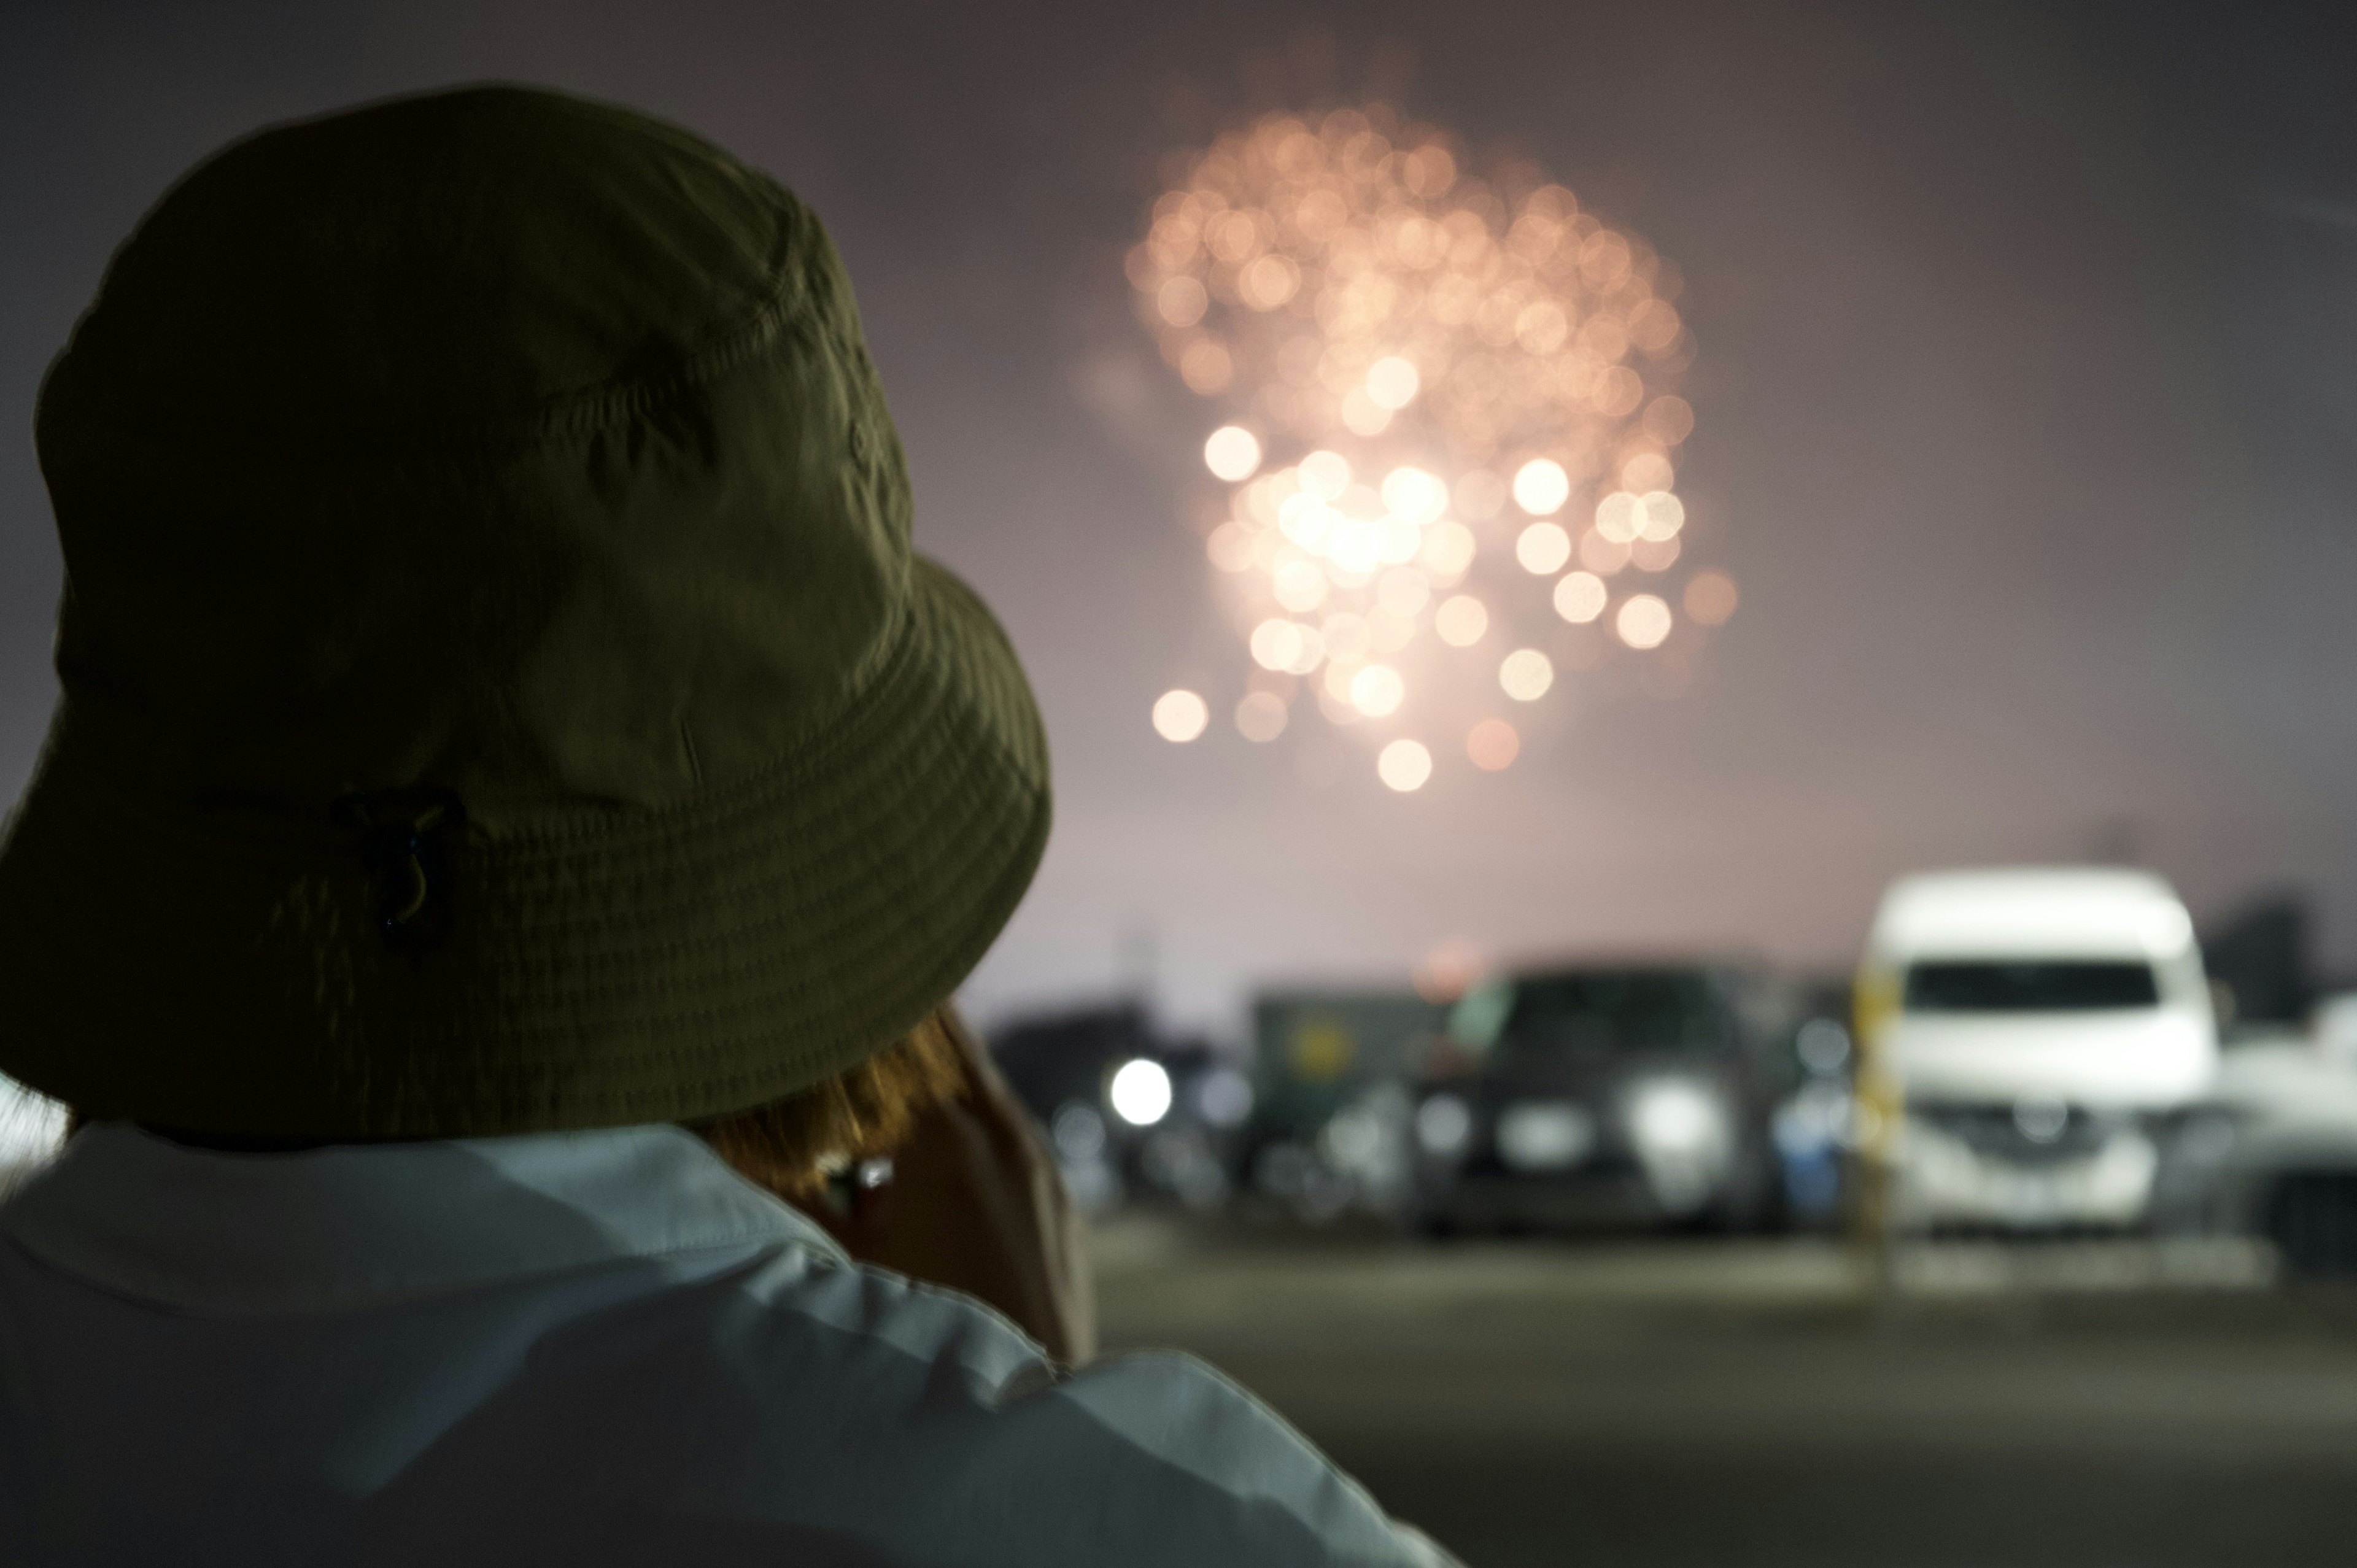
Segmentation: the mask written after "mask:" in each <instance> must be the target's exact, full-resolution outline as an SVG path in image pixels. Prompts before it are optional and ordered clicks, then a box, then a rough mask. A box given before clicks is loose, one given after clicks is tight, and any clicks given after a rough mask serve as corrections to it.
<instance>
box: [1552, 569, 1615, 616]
mask: <svg viewBox="0 0 2357 1568" xmlns="http://www.w3.org/2000/svg"><path fill="white" fill-rule="evenodd" d="M1606 597H1607V593H1606V589H1605V586H1604V579H1603V578H1601V577H1599V576H1598V575H1596V574H1595V573H1593V572H1571V573H1566V575H1564V576H1563V577H1562V578H1561V579H1560V580H1558V581H1557V582H1556V584H1555V614H1557V615H1559V616H1561V617H1563V618H1564V619H1566V620H1567V621H1570V622H1571V623H1572V624H1573V625H1575V626H1585V625H1587V623H1588V622H1589V621H1592V620H1594V619H1595V618H1597V617H1598V616H1600V615H1602V614H1603V613H1604V601H1605V598H1606Z"/></svg>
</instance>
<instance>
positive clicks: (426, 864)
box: [328, 789, 467, 953]
mask: <svg viewBox="0 0 2357 1568" xmlns="http://www.w3.org/2000/svg"><path fill="white" fill-rule="evenodd" d="M328 817H329V819H330V820H332V821H333V822H335V823H336V824H337V825H338V826H339V827H343V828H349V829H351V830H353V831H354V832H358V833H359V834H360V856H361V865H362V866H364V867H365V868H366V869H367V871H368V874H369V877H370V882H371V893H372V903H373V905H374V909H373V913H374V917H375V920H376V928H377V934H378V935H379V936H381V937H382V938H383V939H384V944H385V946H387V947H389V948H392V949H393V950H395V951H398V952H413V953H415V952H425V951H428V950H431V949H433V948H436V947H438V946H440V945H441V942H442V940H443V938H445V937H447V935H448V934H449V930H450V902H451V900H450V876H449V865H448V859H447V853H446V849H447V838H448V835H449V834H450V833H451V832H455V831H456V830H457V829H459V828H461V827H464V826H465V825H466V822H467V809H466V807H465V806H464V805H463V804H462V803H461V802H460V801H459V799H458V797H457V794H456V793H454V792H453V791H451V790H448V789H377V790H363V791H361V792H358V793H355V794H350V795H346V796H344V797H343V798H342V799H340V800H337V801H336V802H335V803H334V804H332V805H331V806H329V807H328Z"/></svg>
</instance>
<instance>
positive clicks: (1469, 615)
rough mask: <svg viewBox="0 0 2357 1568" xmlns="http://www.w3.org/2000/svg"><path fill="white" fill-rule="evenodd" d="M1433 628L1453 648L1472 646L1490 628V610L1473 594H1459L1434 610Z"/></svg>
mask: <svg viewBox="0 0 2357 1568" xmlns="http://www.w3.org/2000/svg"><path fill="white" fill-rule="evenodd" d="M1432 629H1433V630H1434V632H1436V633H1437V634H1438V636H1439V638H1440V640H1441V641H1443V642H1445V643H1447V644H1448V646H1449V647H1451V648H1470V647H1472V646H1473V645H1474V644H1475V643H1477V642H1479V641H1480V640H1481V634H1482V633H1483V632H1486V631H1488V630H1489V629H1490V612H1489V610H1488V608H1487V607H1484V606H1483V605H1482V603H1481V601H1480V600H1479V599H1477V598H1475V597H1474V596H1472V595H1470V594H1458V595H1457V596H1455V597H1454V598H1448V599H1443V600H1441V601H1440V607H1439V608H1438V609H1437V610H1435V611H1433V612H1432Z"/></svg>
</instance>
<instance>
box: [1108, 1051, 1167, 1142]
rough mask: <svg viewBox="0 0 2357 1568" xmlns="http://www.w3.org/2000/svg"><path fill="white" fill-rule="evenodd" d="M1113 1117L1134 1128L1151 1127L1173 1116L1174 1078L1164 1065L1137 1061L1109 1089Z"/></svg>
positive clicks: (1121, 1071)
mask: <svg viewBox="0 0 2357 1568" xmlns="http://www.w3.org/2000/svg"><path fill="white" fill-rule="evenodd" d="M1105 1099H1106V1100H1107V1101H1110V1102H1111V1103H1112V1105H1113V1113H1114V1115H1116V1116H1118V1117H1120V1118H1121V1119H1122V1120H1123V1121H1125V1122H1128V1123H1129V1124H1130V1125H1131V1126H1133V1127H1151V1126H1153V1125H1154V1124H1155V1123H1156V1122H1159V1121H1161V1120H1162V1119H1163V1118H1164V1117H1165V1116H1168V1115H1169V1114H1170V1074H1169V1073H1168V1071H1167V1070H1165V1069H1164V1068H1163V1066H1162V1064H1161V1063H1160V1062H1156V1061H1148V1060H1146V1058H1144V1057H1133V1058H1130V1059H1129V1060H1128V1061H1125V1062H1124V1063H1122V1064H1121V1067H1120V1069H1118V1070H1117V1071H1115V1072H1114V1075H1113V1081H1112V1082H1111V1083H1109V1084H1107V1085H1106V1086H1105Z"/></svg>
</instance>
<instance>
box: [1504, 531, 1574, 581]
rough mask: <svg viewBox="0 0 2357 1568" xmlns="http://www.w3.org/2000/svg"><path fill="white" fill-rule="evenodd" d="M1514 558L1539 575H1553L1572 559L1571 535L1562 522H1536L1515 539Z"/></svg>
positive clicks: (1532, 572)
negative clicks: (1564, 528)
mask: <svg viewBox="0 0 2357 1568" xmlns="http://www.w3.org/2000/svg"><path fill="white" fill-rule="evenodd" d="M1514 559H1515V560H1517V561H1519V562H1521V563H1522V564H1523V571H1525V572H1528V573H1530V574H1531V575H1534V576H1537V577H1552V576H1553V575H1555V574H1556V573H1557V572H1560V571H1562V570H1563V564H1564V563H1565V562H1566V561H1568V560H1570V559H1571V535H1570V534H1568V533H1566V532H1564V531H1563V526H1562V525H1561V524H1560V523H1553V522H1534V523H1533V524H1531V525H1530V526H1529V527H1528V528H1525V529H1524V530H1523V532H1522V533H1521V534H1520V535H1519V536H1517V537H1516V539H1515V540H1514Z"/></svg>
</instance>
